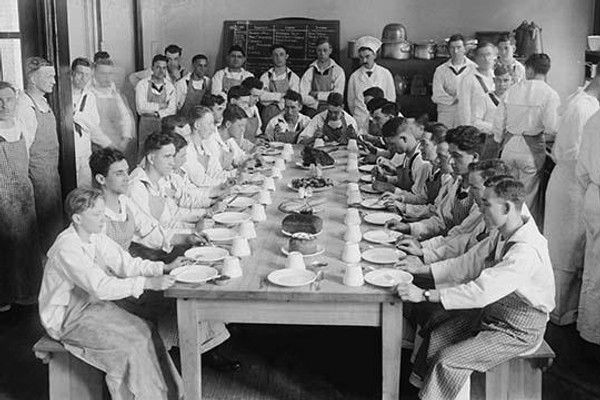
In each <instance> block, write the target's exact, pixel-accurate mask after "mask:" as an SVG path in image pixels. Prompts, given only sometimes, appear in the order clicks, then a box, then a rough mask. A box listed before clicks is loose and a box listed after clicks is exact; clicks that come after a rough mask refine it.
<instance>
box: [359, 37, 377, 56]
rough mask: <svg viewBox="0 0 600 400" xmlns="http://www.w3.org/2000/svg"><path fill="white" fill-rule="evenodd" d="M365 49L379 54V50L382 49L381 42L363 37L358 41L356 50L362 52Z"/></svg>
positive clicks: (374, 38)
mask: <svg viewBox="0 0 600 400" xmlns="http://www.w3.org/2000/svg"><path fill="white" fill-rule="evenodd" d="M363 47H366V48H367V49H370V50H372V51H373V53H376V54H377V50H379V48H380V47H381V40H379V39H377V38H376V37H373V36H361V37H360V38H358V39H357V40H356V48H357V49H358V50H360V49H361V48H363Z"/></svg>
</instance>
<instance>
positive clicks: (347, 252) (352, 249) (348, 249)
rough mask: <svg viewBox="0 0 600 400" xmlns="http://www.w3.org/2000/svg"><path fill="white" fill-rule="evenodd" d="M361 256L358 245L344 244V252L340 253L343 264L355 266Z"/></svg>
mask: <svg viewBox="0 0 600 400" xmlns="http://www.w3.org/2000/svg"><path fill="white" fill-rule="evenodd" d="M360 258H361V254H360V247H359V246H358V243H351V242H346V243H345V244H344V251H343V252H342V261H343V262H345V263H350V264H355V263H357V262H360Z"/></svg>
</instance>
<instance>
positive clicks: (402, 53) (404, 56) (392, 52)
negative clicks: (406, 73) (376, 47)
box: [382, 41, 412, 60]
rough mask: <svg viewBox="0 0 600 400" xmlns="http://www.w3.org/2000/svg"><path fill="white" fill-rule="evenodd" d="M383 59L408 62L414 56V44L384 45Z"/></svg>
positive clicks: (404, 42)
mask: <svg viewBox="0 0 600 400" xmlns="http://www.w3.org/2000/svg"><path fill="white" fill-rule="evenodd" d="M382 56H383V58H394V59H396V60H408V59H409V58H411V56H412V44H411V43H410V42H407V41H402V42H398V43H384V44H383V46H382Z"/></svg>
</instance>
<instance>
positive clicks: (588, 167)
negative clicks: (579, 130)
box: [575, 111, 600, 190]
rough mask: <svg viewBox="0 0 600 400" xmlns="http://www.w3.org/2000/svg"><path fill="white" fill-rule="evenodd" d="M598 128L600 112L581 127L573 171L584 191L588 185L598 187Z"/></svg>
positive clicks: (599, 177) (599, 142)
mask: <svg viewBox="0 0 600 400" xmlns="http://www.w3.org/2000/svg"><path fill="white" fill-rule="evenodd" d="M599 127H600V111H597V112H596V113H595V114H594V115H592V116H591V117H590V119H588V121H587V122H586V124H585V126H584V127H583V134H582V138H581V148H580V150H579V160H578V161H577V167H576V169H575V173H576V174H577V179H578V180H579V183H580V184H581V186H582V187H583V189H584V190H587V187H588V185H590V184H594V185H597V186H600V157H599V156H598V155H599V154H600V135H599V134H598V129H599Z"/></svg>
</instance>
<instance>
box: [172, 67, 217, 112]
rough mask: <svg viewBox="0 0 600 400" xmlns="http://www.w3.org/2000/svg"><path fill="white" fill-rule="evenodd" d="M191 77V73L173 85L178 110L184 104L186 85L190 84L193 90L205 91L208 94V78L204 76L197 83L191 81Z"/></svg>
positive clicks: (209, 81)
mask: <svg viewBox="0 0 600 400" xmlns="http://www.w3.org/2000/svg"><path fill="white" fill-rule="evenodd" d="M191 77H192V73H191V72H190V73H188V74H187V75H186V76H184V77H183V78H181V79H180V80H178V81H177V82H176V83H175V93H176V98H177V109H178V110H179V109H181V107H183V104H184V103H185V97H186V96H187V92H188V85H189V84H190V82H191V84H192V86H193V87H194V89H196V90H206V91H207V92H210V83H211V79H210V78H209V77H208V76H205V77H203V78H202V79H200V80H197V81H195V80H191Z"/></svg>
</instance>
